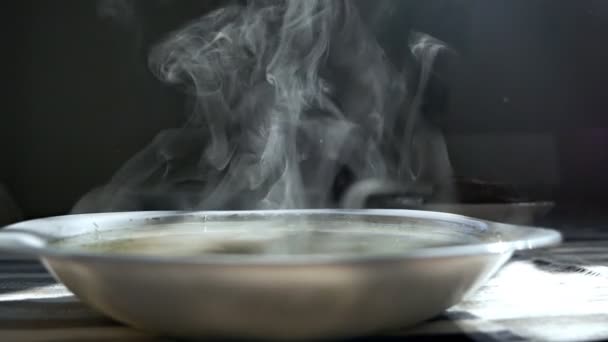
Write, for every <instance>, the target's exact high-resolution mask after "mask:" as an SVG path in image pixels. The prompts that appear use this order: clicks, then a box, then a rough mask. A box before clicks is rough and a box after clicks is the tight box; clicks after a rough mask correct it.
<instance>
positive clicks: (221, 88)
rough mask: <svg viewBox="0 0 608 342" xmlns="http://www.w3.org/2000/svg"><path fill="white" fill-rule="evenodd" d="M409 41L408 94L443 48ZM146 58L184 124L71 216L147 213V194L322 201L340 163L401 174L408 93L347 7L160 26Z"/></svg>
mask: <svg viewBox="0 0 608 342" xmlns="http://www.w3.org/2000/svg"><path fill="white" fill-rule="evenodd" d="M374 20H378V18H377V16H376V17H375V19H374ZM412 39H413V41H412V42H411V48H412V51H413V53H414V55H415V56H417V57H418V58H419V60H420V61H424V62H422V65H423V68H422V75H421V79H422V80H421V82H420V84H421V86H420V87H419V89H418V92H421V91H423V90H424V89H422V88H424V84H425V82H426V81H425V80H426V79H427V78H428V73H429V70H430V69H429V67H430V66H431V65H432V59H434V58H435V56H436V54H437V52H438V51H440V50H441V47H443V44H442V43H441V42H439V41H437V40H434V39H432V38H430V37H428V36H425V35H414V36H413V37H412ZM405 43H406V42H405V41H404V44H405ZM149 61H150V68H151V70H152V71H153V72H154V74H155V75H156V76H157V77H158V78H159V79H160V80H162V81H164V82H167V83H170V84H174V85H176V86H179V87H181V88H182V89H183V90H184V91H186V92H187V93H188V94H189V95H190V96H191V97H192V99H194V103H195V105H194V108H193V112H192V113H191V115H190V119H189V121H188V122H187V123H186V125H185V126H184V127H183V128H181V129H174V130H169V131H166V132H162V133H161V134H159V136H158V137H157V138H156V139H155V140H154V141H153V142H152V143H151V144H150V145H149V146H148V147H147V148H146V149H144V150H143V151H141V152H140V153H139V154H138V155H136V156H135V157H133V159H131V160H130V161H128V162H127V163H126V164H125V165H124V166H123V167H122V168H121V170H119V171H118V172H117V173H116V175H115V176H114V177H113V179H112V180H111V181H110V183H109V184H108V185H106V186H105V187H103V188H101V189H98V190H97V191H96V192H95V194H94V195H89V196H87V197H85V198H84V199H83V200H82V201H81V202H80V203H79V204H78V205H77V206H76V208H75V209H74V211H76V212H82V211H91V210H101V211H104V210H128V209H134V208H132V207H128V206H136V207H137V206H144V207H145V206H147V207H148V208H140V209H156V208H149V207H150V206H151V205H150V203H149V202H148V204H146V201H155V200H156V199H162V204H158V206H160V207H162V209H219V208H222V209H260V208H304V207H331V206H335V202H334V200H333V199H332V196H331V193H330V192H331V191H330V190H331V188H332V183H333V182H334V181H335V177H336V175H337V174H338V171H339V170H340V169H343V168H347V169H349V170H350V172H352V173H353V176H354V178H355V179H367V178H377V179H398V178H400V177H402V175H403V174H404V170H406V169H407V170H408V172H409V169H410V168H411V165H410V161H409V159H407V158H409V156H406V159H405V162H403V161H401V160H402V159H403V157H404V155H403V154H402V153H401V149H402V146H403V143H407V141H408V138H407V137H404V134H403V132H405V135H406V136H411V135H412V132H413V128H414V126H415V125H416V120H415V119H416V117H412V115H413V114H412V113H416V112H417V111H418V107H419V106H420V101H419V99H418V100H417V99H416V96H414V100H413V101H412V102H409V101H407V98H408V97H407V92H406V74H405V72H404V71H403V70H399V69H398V67H397V66H395V65H393V64H392V63H391V61H389V59H388V58H386V56H385V54H384V51H383V49H382V47H381V46H380V45H379V44H378V42H377V41H376V40H375V38H374V36H373V35H372V34H371V32H370V30H369V29H368V27H367V26H366V23H364V22H363V20H362V19H361V17H360V16H359V13H358V11H357V8H356V6H355V4H354V2H353V1H349V0H306V1H301V0H255V1H253V0H252V1H248V2H246V3H245V4H243V5H231V6H228V7H224V8H221V9H219V10H216V11H214V12H212V13H209V14H207V15H205V16H204V17H202V18H200V19H198V20H195V21H194V22H191V23H189V24H188V25H186V26H185V27H184V28H182V29H180V30H178V31H177V32H174V33H172V34H170V35H169V36H168V38H167V39H166V40H164V41H162V42H161V43H160V44H158V45H157V46H156V47H155V48H154V49H153V50H152V51H151V53H150V60H149ZM425 63H426V64H425ZM406 152H407V151H406ZM407 153H409V152H407ZM152 206H153V205H152ZM93 207H95V208H94V209H92V208H93ZM159 209H160V208H159Z"/></svg>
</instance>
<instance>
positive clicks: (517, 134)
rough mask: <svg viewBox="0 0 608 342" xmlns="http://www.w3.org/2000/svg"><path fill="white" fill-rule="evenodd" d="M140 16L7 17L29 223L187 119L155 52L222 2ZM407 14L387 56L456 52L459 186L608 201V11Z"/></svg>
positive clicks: (49, 6) (38, 12)
mask: <svg viewBox="0 0 608 342" xmlns="http://www.w3.org/2000/svg"><path fill="white" fill-rule="evenodd" d="M397 1H399V0H397ZM141 3H144V5H142V6H141V8H139V9H140V11H139V12H138V13H140V15H139V16H136V17H133V18H128V19H129V20H126V21H123V22H122V24H120V20H119V21H118V24H117V22H116V21H114V22H109V21H108V20H106V19H103V18H100V17H99V16H98V12H97V5H96V2H95V1H82V0H71V1H68V0H56V1H32V0H29V1H16V2H12V3H4V4H3V5H2V6H3V9H4V10H3V11H2V16H3V17H4V21H3V25H5V26H6V27H5V29H4V30H3V36H4V37H5V40H4V43H3V44H4V46H3V50H4V52H3V55H4V56H3V58H7V62H4V63H3V65H4V66H5V73H6V74H5V78H4V79H3V81H4V84H5V88H4V91H3V93H4V95H3V96H4V97H5V100H4V101H3V104H4V108H3V109H2V110H1V113H2V116H1V117H0V129H1V133H2V140H1V148H2V150H1V152H2V154H1V155H0V158H2V159H1V160H0V163H1V164H0V165H1V167H0V177H1V178H0V180H3V181H4V182H7V183H8V184H9V186H10V188H11V190H12V191H13V192H14V193H15V194H16V197H17V201H18V202H19V204H20V205H21V206H22V207H23V208H24V209H25V211H26V213H27V214H28V215H29V216H43V215H54V214H60V213H63V212H65V211H67V210H68V209H69V208H70V207H71V205H72V204H73V203H74V202H75V201H76V200H77V199H78V198H79V197H80V196H81V195H83V194H84V193H85V192H86V191H87V190H89V189H91V188H92V187H94V186H96V185H99V184H101V183H103V182H105V181H107V179H108V178H109V177H110V176H111V175H112V173H113V172H114V171H115V170H116V168H118V167H119V166H120V165H121V164H122V163H123V162H124V161H126V160H127V159H128V158H129V157H130V156H132V155H133V154H134V153H135V152H136V151H137V150H139V149H140V148H142V147H143V146H144V145H145V144H146V143H147V142H148V141H149V140H150V139H151V138H152V137H153V136H154V135H155V134H156V133H157V132H158V131H159V130H160V129H163V128H168V127H174V126H177V125H179V124H180V122H181V120H182V119H183V114H184V112H185V108H184V101H183V98H182V97H181V96H180V95H178V94H177V93H176V92H175V91H173V90H170V89H167V88H165V87H164V86H162V85H161V84H159V83H158V82H157V81H155V80H154V78H153V77H152V76H151V74H150V73H149V72H148V70H147V60H146V51H147V46H149V45H150V44H151V43H152V42H153V41H156V40H157V39H159V38H160V37H162V35H163V33H164V32H167V31H169V30H171V29H174V28H177V27H178V26H179V25H180V23H182V22H183V21H185V20H187V19H190V18H192V17H195V16H197V15H198V14H199V13H202V12H203V11H204V10H205V8H206V7H211V6H214V2H210V1H149V2H145V1H142V2H141ZM399 8H400V9H399V11H401V12H400V13H399V16H398V19H397V21H396V22H395V23H393V24H392V26H391V27H393V29H392V30H391V32H392V35H393V36H390V37H384V38H382V41H383V42H384V43H385V44H401V43H403V42H405V41H406V39H405V37H406V36H407V31H408V30H409V29H416V30H420V31H424V32H428V33H430V34H433V35H435V36H438V37H439V38H441V39H443V40H445V41H447V42H448V43H449V44H451V45H452V46H453V47H454V49H455V50H456V51H457V52H458V58H457V59H456V60H454V61H452V62H451V63H450V65H449V68H448V69H449V70H448V71H447V73H446V76H445V77H446V78H447V80H446V82H447V83H448V84H449V99H450V102H449V106H448V108H449V111H448V112H446V113H445V117H444V120H443V122H444V123H443V126H444V129H445V131H446V132H447V134H448V137H449V139H448V143H449V144H450V149H451V153H452V158H453V163H454V165H455V167H456V169H457V170H456V171H457V173H460V174H461V175H462V176H467V177H482V178H483V177H487V178H494V179H496V180H504V181H514V182H517V181H518V180H521V182H522V183H528V184H534V183H538V182H541V181H542V180H543V177H546V179H547V180H548V181H547V182H546V183H547V184H549V185H550V186H554V187H555V193H556V196H558V197H560V198H572V197H574V198H581V199H589V200H595V201H600V200H603V199H604V198H605V197H606V195H605V194H606V193H607V191H608V177H606V175H607V174H608V155H607V154H606V152H605V151H606V150H607V149H606V147H607V146H606V144H608V140H607V139H606V136H607V134H608V133H607V132H608V131H607V130H602V128H608V122H607V120H606V114H605V112H606V108H607V107H606V101H608V96H607V95H606V94H605V93H606V89H607V88H606V87H605V86H604V82H605V81H604V78H605V76H606V75H608V66H607V65H606V61H608V47H607V46H606V44H605V42H606V41H607V40H608V2H606V1H603V0H579V1H565V0H564V1H556V0H449V1H446V0H435V1H433V0H431V1H422V0H420V1H403V2H401V6H400V7H399ZM400 27H401V29H399V28H400ZM590 132H592V134H591V133H590ZM590 134H591V136H590ZM522 136H523V137H524V138H522ZM526 139H527V140H526ZM515 142H518V143H515ZM583 156H584V157H583ZM529 175H532V176H529ZM541 183H542V182H541Z"/></svg>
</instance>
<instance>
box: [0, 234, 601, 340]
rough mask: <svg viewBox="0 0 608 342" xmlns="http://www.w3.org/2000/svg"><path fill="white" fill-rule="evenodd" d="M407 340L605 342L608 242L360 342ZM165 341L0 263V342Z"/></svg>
mask: <svg viewBox="0 0 608 342" xmlns="http://www.w3.org/2000/svg"><path fill="white" fill-rule="evenodd" d="M565 235H566V236H571V235H568V234H565ZM402 339H403V340H408V341H418V340H424V341H426V340H443V339H449V340H457V341H458V340H460V341H527V340H531V341H597V340H606V341H608V236H601V235H598V234H596V235H594V237H593V238H590V239H584V238H583V239H578V240H576V239H573V241H567V242H565V243H564V244H562V245H560V246H558V247H554V248H550V249H546V250H537V251H530V252H525V253H520V254H517V255H515V256H514V258H513V259H512V260H511V261H510V262H509V263H508V264H507V265H505V267H504V268H502V270H501V271H500V272H499V273H498V274H497V275H496V276H495V277H494V278H492V279H491V280H490V281H489V282H488V283H487V284H486V285H485V286H483V287H482V288H481V289H480V290H479V291H478V292H477V293H476V294H475V295H474V296H472V297H470V298H469V299H467V300H465V301H463V302H462V303H460V304H459V305H457V306H455V307H453V308H451V309H449V310H448V311H446V312H445V313H444V314H443V315H441V316H440V317H437V318H435V319H432V320H430V321H428V322H425V323H423V324H421V325H419V326H417V327H414V328H410V329H407V330H403V331H395V332H388V333H387V334H386V335H384V336H378V337H374V338H363V339H357V340H356V341H364V340H391V341H392V340H402ZM165 340H166V339H160V338H156V337H153V336H149V335H145V334H143V333H141V332H138V331H136V330H133V329H131V328H128V327H125V326H123V325H120V324H119V323H116V322H113V321H111V320H109V319H107V318H105V317H104V316H102V315H101V314H98V313H96V312H94V311H92V310H91V309H89V308H88V307H87V306H85V305H84V304H82V303H80V302H79V301H78V300H77V299H76V298H75V297H74V296H73V295H72V294H71V293H70V292H69V291H68V290H67V289H66V288H65V287H63V286H62V285H61V284H58V283H57V282H56V281H55V280H54V279H53V278H52V277H51V275H50V274H49V273H47V272H46V270H45V269H44V268H43V267H42V265H41V264H40V263H38V262H37V261H36V260H31V259H23V258H19V257H16V256H10V255H0V341H85V342H86V341H165Z"/></svg>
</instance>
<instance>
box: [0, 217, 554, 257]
mask: <svg viewBox="0 0 608 342" xmlns="http://www.w3.org/2000/svg"><path fill="white" fill-rule="evenodd" d="M332 214H333V215H337V214H340V215H352V216H364V217H365V216H367V217H373V216H380V217H393V218H399V217H407V218H415V219H422V220H435V221H447V222H450V223H456V224H464V225H467V226H470V227H475V228H477V229H478V230H481V231H484V230H488V229H490V228H491V229H492V230H493V231H496V232H498V233H501V232H503V233H514V232H518V233H520V235H522V236H521V238H511V239H505V240H504V241H498V242H487V243H484V242H481V243H470V244H462V245H451V246H440V247H424V248H417V249H411V250H407V251H404V252H400V253H391V254H388V253H387V254H377V255H375V254H367V255H366V254H360V255H353V254H301V255H273V254H270V255H250V254H249V255H238V254H205V255H199V256H160V255H138V254H127V253H106V252H86V251H78V250H68V249H60V248H54V247H52V246H49V245H48V240H49V239H48V236H47V237H45V236H44V235H43V234H39V233H35V232H32V230H39V231H42V232H45V231H46V232H48V233H52V232H53V231H54V230H56V229H58V224H59V225H60V224H61V223H62V222H63V223H72V224H73V223H74V222H77V221H79V220H82V221H84V222H87V223H88V224H91V223H93V224H100V223H101V224H103V222H131V221H135V222H139V221H140V220H159V219H162V218H171V217H176V218H177V217H181V216H183V217H187V216H193V215H194V216H204V217H207V218H208V217H214V216H215V217H222V216H224V217H225V216H234V215H237V216H243V215H260V216H271V215H311V216H313V215H332ZM92 219H95V220H94V221H92ZM507 235H508V234H507ZM561 241H562V235H561V233H559V232H558V231H556V230H553V229H548V228H539V227H529V226H519V225H512V224H506V223H498V222H492V221H488V220H482V219H476V218H470V217H466V216H462V215H458V214H451V213H444V212H435V211H422V210H407V209H284V210H239V211H204V210H201V211H199V210H193V211H131V212H111V213H90V214H74V215H61V216H52V217H46V218H38V219H33V220H27V221H22V222H18V223H15V224H11V225H8V226H6V227H4V228H3V229H0V252H2V251H5V252H9V253H16V254H24V255H29V256H35V257H38V258H41V259H45V258H61V259H70V260H79V261H95V262H137V263H154V264H175V263H178V264H197V265H222V266H227V265H232V266H262V265H268V266H272V265H274V266H298V265H299V266H307V265H312V264H317V265H318V264H337V263H339V264H344V263H349V264H360V263H370V262H372V263H373V262H403V261H405V260H410V259H428V258H450V257H457V256H475V255H486V254H504V253H512V252H514V251H517V250H528V249H536V248H544V247H550V246H554V245H557V244H559V243H560V242H561Z"/></svg>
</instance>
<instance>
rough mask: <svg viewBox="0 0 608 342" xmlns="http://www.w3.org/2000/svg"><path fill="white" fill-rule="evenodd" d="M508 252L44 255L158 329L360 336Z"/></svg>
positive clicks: (444, 295) (81, 290) (390, 325)
mask: <svg viewBox="0 0 608 342" xmlns="http://www.w3.org/2000/svg"><path fill="white" fill-rule="evenodd" d="M510 256H511V252H504V253H486V254H479V255H468V256H460V257H449V258H429V259H409V260H400V261H395V260H392V261H388V260H385V261H376V262H369V263H340V264H336V263H333V264H325V265H323V264H317V265H295V266H294V265H261V266H255V265H241V266H238V265H215V266H214V265H197V264H182V265H176V264H154V263H147V262H143V261H136V260H134V261H128V262H125V261H122V262H112V261H111V260H109V259H91V258H63V257H61V256H51V257H45V258H44V259H43V260H44V263H45V265H46V266H47V267H48V268H49V269H50V270H51V271H52V272H53V273H54V274H55V276H56V277H57V278H58V279H59V280H60V281H61V282H63V283H64V284H65V285H66V286H67V287H68V288H69V289H70V290H71V291H72V292H74V294H76V295H77V296H78V297H79V298H80V299H82V300H83V301H84V302H86V303H88V304H89V305H91V306H92V307H93V308H96V309H98V310H99V311H101V312H103V313H105V314H106V315H108V316H110V317H112V318H114V319H116V320H118V321H120V322H123V323H126V324H128V325H131V326H134V327H137V328H140V329H142V330H146V331H150V332H154V333H159V334H163V335H171V336H179V337H203V336H222V337H237V338H264V339H269V338H270V339H279V340H283V339H292V340H293V339H296V340H306V339H316V338H343V337H353V336H361V335H366V334H371V333H374V332H379V331H386V330H387V329H397V328H402V327H404V326H410V325H413V324H416V323H419V322H421V321H423V320H426V319H428V318H431V317H433V316H435V315H437V314H439V313H441V312H442V311H444V310H445V309H447V308H449V307H451V306H452V305H455V304H456V303H458V302H459V301H461V300H462V298H463V297H464V296H466V295H468V294H470V293H472V292H473V291H475V290H476V289H477V288H478V287H479V286H480V285H481V284H482V283H483V282H484V281H485V280H487V279H488V278H489V277H490V276H492V275H493V274H494V273H495V272H496V271H497V270H498V269H499V267H500V266H502V265H503V264H504V263H505V262H506V261H507V260H508V259H509V257H510Z"/></svg>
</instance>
